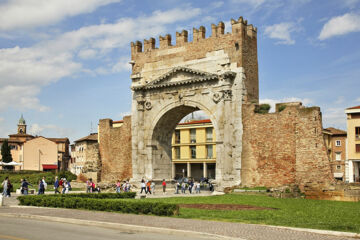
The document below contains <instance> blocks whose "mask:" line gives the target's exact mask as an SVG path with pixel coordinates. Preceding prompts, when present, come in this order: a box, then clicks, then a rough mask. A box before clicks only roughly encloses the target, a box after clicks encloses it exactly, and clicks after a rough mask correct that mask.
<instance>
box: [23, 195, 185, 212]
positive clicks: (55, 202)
mask: <svg viewBox="0 0 360 240" xmlns="http://www.w3.org/2000/svg"><path fill="white" fill-rule="evenodd" d="M70 195H75V194H68V195H67V196H70ZM92 195H93V196H96V195H101V194H92ZM119 195H120V194H119ZM62 196H63V195H61V197H58V196H56V195H50V196H49V195H48V196H46V195H35V196H20V197H18V200H19V202H20V205H27V206H43V207H59V208H73V209H87V210H97V211H109V212H110V211H114V212H123V213H134V214H154V215H159V216H171V215H177V214H178V213H179V206H178V205H176V204H169V203H161V202H145V201H141V200H126V199H108V198H107V199H106V198H105V199H94V198H84V197H79V196H71V197H62ZM65 196H66V195H65Z"/></svg>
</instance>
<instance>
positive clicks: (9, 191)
mask: <svg viewBox="0 0 360 240" xmlns="http://www.w3.org/2000/svg"><path fill="white" fill-rule="evenodd" d="M12 188H13V185H12V184H11V182H10V179H8V183H7V191H6V196H7V197H11V190H12Z"/></svg>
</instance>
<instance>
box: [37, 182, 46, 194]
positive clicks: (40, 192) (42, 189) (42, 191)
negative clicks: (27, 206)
mask: <svg viewBox="0 0 360 240" xmlns="http://www.w3.org/2000/svg"><path fill="white" fill-rule="evenodd" d="M38 188H39V189H38V195H40V194H44V192H45V188H44V182H43V181H42V180H41V179H40V180H39V186H38Z"/></svg>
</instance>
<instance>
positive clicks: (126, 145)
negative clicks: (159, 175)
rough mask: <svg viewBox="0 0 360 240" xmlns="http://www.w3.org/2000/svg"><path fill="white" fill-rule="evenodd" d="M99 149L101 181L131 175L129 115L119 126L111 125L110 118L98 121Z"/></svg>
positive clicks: (109, 180) (125, 177)
mask: <svg viewBox="0 0 360 240" xmlns="http://www.w3.org/2000/svg"><path fill="white" fill-rule="evenodd" d="M99 150H100V157H101V181H102V182H114V181H116V180H118V179H120V180H122V179H128V178H131V177H132V163H131V117H130V116H126V117H124V123H123V125H122V126H121V127H113V123H112V120H111V119H101V120H100V121H99Z"/></svg>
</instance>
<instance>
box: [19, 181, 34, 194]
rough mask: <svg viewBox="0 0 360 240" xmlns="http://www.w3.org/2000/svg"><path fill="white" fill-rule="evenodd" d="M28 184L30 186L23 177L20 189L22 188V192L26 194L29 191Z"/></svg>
mask: <svg viewBox="0 0 360 240" xmlns="http://www.w3.org/2000/svg"><path fill="white" fill-rule="evenodd" d="M29 185H30V186H32V185H31V184H30V183H29V182H28V181H26V179H25V178H24V179H23V181H22V183H21V189H22V190H23V192H22V194H24V195H28V193H29Z"/></svg>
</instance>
